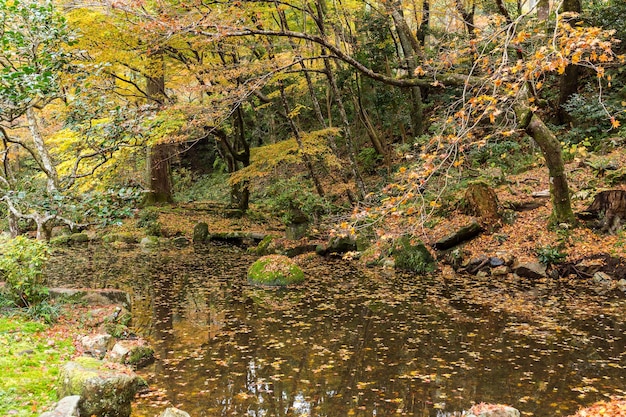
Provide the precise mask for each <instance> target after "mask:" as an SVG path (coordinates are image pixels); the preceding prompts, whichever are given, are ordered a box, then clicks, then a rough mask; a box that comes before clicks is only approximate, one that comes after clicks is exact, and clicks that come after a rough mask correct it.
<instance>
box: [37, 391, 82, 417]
mask: <svg viewBox="0 0 626 417" xmlns="http://www.w3.org/2000/svg"><path fill="white" fill-rule="evenodd" d="M79 400H80V396H78V395H71V396H69V397H65V398H61V400H60V401H59V402H58V403H57V405H56V406H55V407H54V410H52V411H48V412H45V413H43V414H41V415H40V416H39V417H78V401H79Z"/></svg>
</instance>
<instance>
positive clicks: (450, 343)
mask: <svg viewBox="0 0 626 417" xmlns="http://www.w3.org/2000/svg"><path fill="white" fill-rule="evenodd" d="M254 259H255V257H254V256H251V255H249V254H247V253H246V252H245V250H243V249H239V248H236V247H229V246H203V247H187V248H181V249H176V248H169V249H168V248H166V249H161V250H159V251H158V252H154V253H149V252H141V251H139V250H115V249H112V248H106V247H100V246H94V247H89V248H83V249H71V250H69V251H67V252H59V253H57V255H56V256H55V259H54V260H53V262H52V263H51V266H50V268H49V274H50V275H51V276H52V277H54V278H53V279H54V281H55V284H59V285H61V284H62V285H67V286H88V287H95V288H102V287H118V288H121V289H124V290H127V291H129V292H130V293H131V294H132V298H133V316H134V326H135V328H136V331H137V332H138V333H141V334H142V335H143V336H145V337H146V338H148V339H149V340H150V341H151V342H152V343H153V344H154V346H155V348H156V352H157V356H158V359H157V361H156V362H155V363H154V365H152V366H151V367H149V368H147V369H144V370H142V371H140V373H141V374H142V375H143V376H144V377H145V378H146V379H147V380H148V382H149V384H150V386H151V389H152V390H151V392H150V393H149V394H147V395H145V396H143V397H142V398H140V399H139V400H138V401H137V403H136V404H135V405H134V412H133V413H134V415H135V416H144V415H145V416H152V415H156V414H158V413H159V412H160V411H161V410H163V409H164V408H165V407H166V406H168V405H173V406H176V407H178V408H181V409H183V410H185V411H187V412H188V413H190V414H191V416H193V417H200V416H207V417H214V416H258V417H262V416H264V417H265V416H266V417H269V416H328V417H339V416H392V415H408V416H431V417H434V416H451V415H460V413H461V411H462V410H466V409H468V408H469V407H470V406H471V405H472V404H473V403H474V402H494V403H505V404H509V405H512V406H514V407H516V408H518V409H519V410H520V411H521V412H522V413H523V415H533V416H537V417H548V416H558V415H568V414H572V413H574V412H575V411H576V409H578V408H579V407H580V406H582V405H588V404H590V403H593V402H595V401H597V400H601V399H607V398H608V397H609V396H620V395H625V394H626V392H625V391H624V390H626V373H625V372H624V370H623V369H624V367H625V366H626V352H625V350H626V349H625V344H626V337H625V335H624V331H625V330H626V325H625V323H624V320H625V318H626V314H624V313H626V303H625V302H624V300H623V299H619V298H614V299H609V298H607V297H605V296H596V295H594V294H580V291H579V290H573V289H568V288H567V287H559V288H556V287H554V285H553V284H550V283H548V284H546V283H544V284H542V285H538V284H537V285H535V284H534V283H528V282H518V283H513V284H511V283H507V284H506V285H500V286H499V285H497V284H496V283H493V282H489V281H484V282H477V281H469V280H466V279H462V278H454V277H452V278H451V277H443V276H435V277H431V278H420V277H416V276H412V275H408V274H398V273H393V272H390V271H382V270H377V269H376V270H375V269H360V268H358V267H356V266H355V265H354V264H352V263H350V262H347V261H343V260H340V259H328V258H321V257H317V256H315V255H311V256H304V257H303V258H302V259H300V262H301V264H302V266H303V267H304V269H305V271H306V274H307V278H308V281H307V282H306V284H305V285H302V286H299V287H297V288H293V289H289V290H264V289H259V288H255V287H251V286H249V285H248V284H247V282H246V270H247V268H248V266H249V265H250V264H251V263H252V262H253V261H254ZM525 294H533V297H534V298H533V300H535V302H536V303H537V304H534V305H527V303H526V302H525V300H526V299H525V298H524V295H525ZM496 297H499V298H500V299H503V300H504V302H501V303H500V304H498V303H493V304H491V301H493V300H494V299H495V298H496ZM503 305H504V306H507V305H508V306H515V308H502V307H501V306H503ZM536 306H540V307H536ZM596 307H597V308H596ZM537 308H541V309H543V308H545V311H547V312H549V313H550V315H549V316H544V315H543V311H544V310H542V314H540V315H537V314H534V313H533V311H534V310H536V309H537ZM514 311H518V312H519V313H518V314H514V313H512V312H514ZM597 311H602V312H603V313H602V314H600V313H598V312H597Z"/></svg>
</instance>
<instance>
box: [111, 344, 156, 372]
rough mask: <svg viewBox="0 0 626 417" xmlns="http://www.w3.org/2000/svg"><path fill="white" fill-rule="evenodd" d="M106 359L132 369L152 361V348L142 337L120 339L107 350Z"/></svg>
mask: <svg viewBox="0 0 626 417" xmlns="http://www.w3.org/2000/svg"><path fill="white" fill-rule="evenodd" d="M108 359H109V360H110V361H112V362H116V363H120V364H123V365H129V366H132V367H133V368H134V369H137V368H142V367H144V366H146V365H148V364H150V363H152V362H154V349H152V348H151V347H150V346H148V345H147V343H146V341H145V340H143V339H137V340H120V341H118V342H117V343H116V344H115V346H113V349H111V351H110V352H109V354H108Z"/></svg>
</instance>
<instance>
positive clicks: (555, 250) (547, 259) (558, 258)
mask: <svg viewBox="0 0 626 417" xmlns="http://www.w3.org/2000/svg"><path fill="white" fill-rule="evenodd" d="M535 253H536V254H537V258H538V259H539V262H541V263H542V264H544V265H546V266H550V265H556V264H560V263H561V262H563V261H564V260H565V258H567V254H566V253H564V252H562V251H561V249H560V248H559V247H557V246H552V245H546V246H539V247H537V249H535Z"/></svg>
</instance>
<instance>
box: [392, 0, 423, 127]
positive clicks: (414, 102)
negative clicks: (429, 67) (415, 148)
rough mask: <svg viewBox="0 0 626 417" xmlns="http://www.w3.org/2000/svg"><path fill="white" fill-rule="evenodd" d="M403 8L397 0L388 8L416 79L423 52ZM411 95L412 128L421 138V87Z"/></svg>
mask: <svg viewBox="0 0 626 417" xmlns="http://www.w3.org/2000/svg"><path fill="white" fill-rule="evenodd" d="M401 6H402V4H401V3H400V2H399V1H397V0H396V1H394V2H393V4H389V5H388V6H387V8H388V11H389V12H390V13H391V17H392V19H393V22H394V24H395V26H396V32H397V33H398V38H399V39H400V45H401V46H402V52H403V53H404V60H405V63H406V67H407V70H408V72H409V77H410V78H413V77H415V70H416V69H417V57H418V56H420V55H421V53H422V51H421V46H420V43H419V41H418V39H417V37H416V36H415V35H413V33H412V32H411V29H410V28H409V25H408V24H407V22H406V19H405V18H404V14H403V13H402V9H401ZM409 95H410V97H411V108H412V110H411V127H412V129H413V135H414V136H420V135H421V134H422V133H424V106H423V103H422V90H421V89H420V87H411V88H410V89H409Z"/></svg>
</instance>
